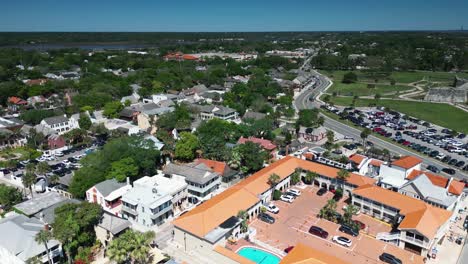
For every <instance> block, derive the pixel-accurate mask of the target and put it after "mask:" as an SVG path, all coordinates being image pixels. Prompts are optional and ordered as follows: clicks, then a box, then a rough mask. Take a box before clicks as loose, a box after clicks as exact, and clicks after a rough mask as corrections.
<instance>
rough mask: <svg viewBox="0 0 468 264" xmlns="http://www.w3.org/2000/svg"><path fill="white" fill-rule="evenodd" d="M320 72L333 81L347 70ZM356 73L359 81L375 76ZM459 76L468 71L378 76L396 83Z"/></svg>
mask: <svg viewBox="0 0 468 264" xmlns="http://www.w3.org/2000/svg"><path fill="white" fill-rule="evenodd" d="M319 72H320V73H321V74H324V75H326V76H328V77H330V78H331V79H333V81H334V82H341V80H342V79H343V75H344V74H345V73H347V72H348V71H322V70H319ZM353 72H354V73H356V74H357V75H358V79H359V81H364V82H374V80H375V77H374V76H372V75H370V74H369V73H368V72H365V71H353ZM456 75H457V76H458V77H461V78H468V73H451V72H421V71H418V72H392V73H391V74H390V76H380V77H378V79H379V82H382V83H383V82H389V80H390V79H394V80H395V81H396V82H397V83H412V82H417V81H420V80H422V79H427V80H429V81H432V82H449V83H450V82H452V81H453V78H454V77H455V76H456Z"/></svg>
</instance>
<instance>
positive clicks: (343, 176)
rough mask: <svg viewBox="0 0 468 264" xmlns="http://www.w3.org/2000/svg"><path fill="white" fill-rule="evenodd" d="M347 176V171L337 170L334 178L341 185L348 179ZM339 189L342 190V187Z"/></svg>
mask: <svg viewBox="0 0 468 264" xmlns="http://www.w3.org/2000/svg"><path fill="white" fill-rule="evenodd" d="M349 176H350V175H349V171H347V170H345V169H341V170H339V171H338V173H337V174H336V178H337V179H338V180H339V181H340V183H341V184H343V183H344V182H345V181H346V179H348V178H349ZM341 188H343V186H341Z"/></svg>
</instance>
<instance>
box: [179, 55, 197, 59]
mask: <svg viewBox="0 0 468 264" xmlns="http://www.w3.org/2000/svg"><path fill="white" fill-rule="evenodd" d="M182 58H183V59H184V60H198V58H197V57H195V56H193V55H190V54H184V55H183V56H182Z"/></svg>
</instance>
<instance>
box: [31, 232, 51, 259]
mask: <svg viewBox="0 0 468 264" xmlns="http://www.w3.org/2000/svg"><path fill="white" fill-rule="evenodd" d="M51 239H52V234H51V233H50V231H49V230H45V229H42V230H41V231H39V232H38V233H37V234H36V236H35V237H34V240H36V242H37V243H40V244H43V245H44V247H45V250H46V254H47V261H48V262H49V264H52V260H51V259H50V254H49V246H48V245H47V243H49V241H50V240H51Z"/></svg>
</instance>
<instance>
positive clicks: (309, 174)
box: [304, 171, 318, 184]
mask: <svg viewBox="0 0 468 264" xmlns="http://www.w3.org/2000/svg"><path fill="white" fill-rule="evenodd" d="M317 177H318V174H317V173H316V172H314V171H308V172H307V173H306V175H305V176H304V182H305V183H308V184H312V183H313V182H314V180H315V179H316V178H317Z"/></svg>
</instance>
